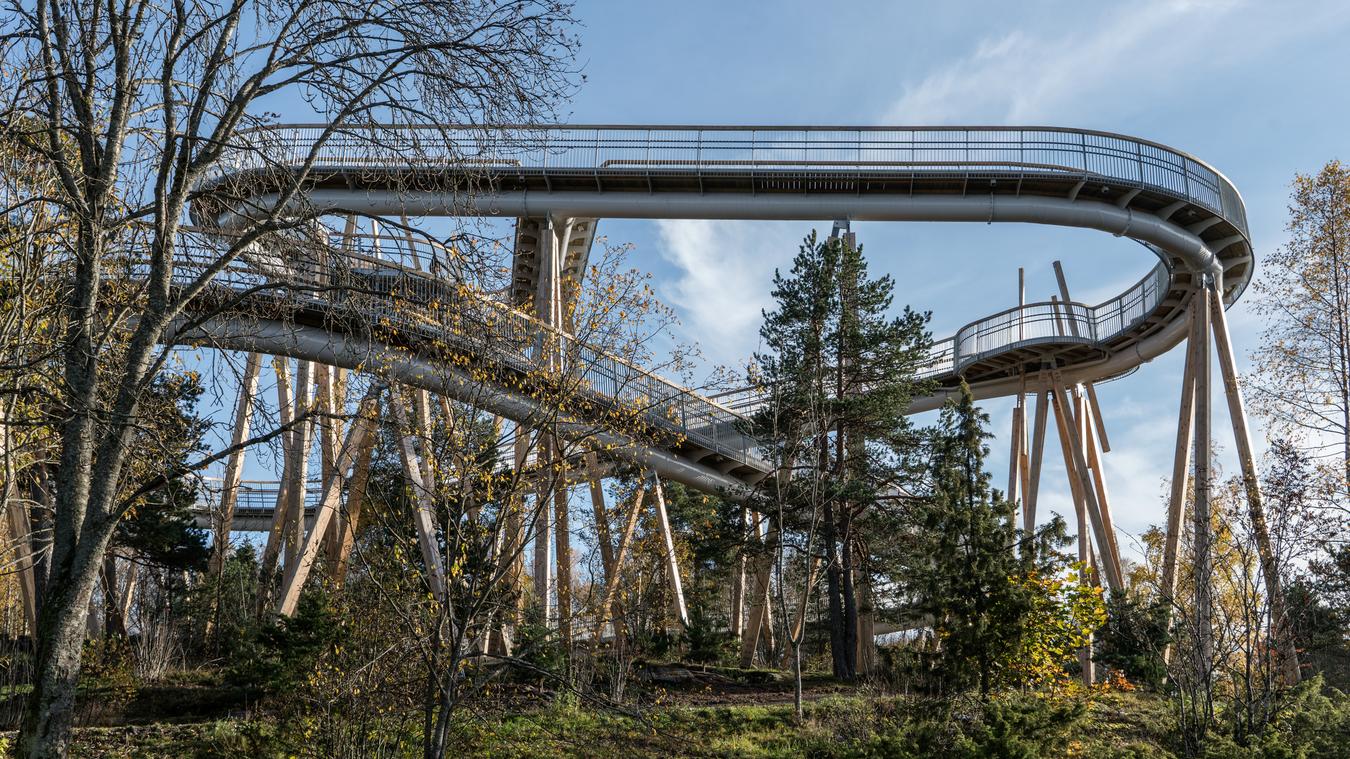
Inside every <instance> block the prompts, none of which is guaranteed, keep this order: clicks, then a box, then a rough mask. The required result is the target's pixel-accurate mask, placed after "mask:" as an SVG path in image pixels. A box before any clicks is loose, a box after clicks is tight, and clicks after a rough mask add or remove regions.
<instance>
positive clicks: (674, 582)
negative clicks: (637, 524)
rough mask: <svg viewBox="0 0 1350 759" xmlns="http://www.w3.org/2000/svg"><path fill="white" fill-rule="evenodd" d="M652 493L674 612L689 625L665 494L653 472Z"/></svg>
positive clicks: (686, 626) (651, 476)
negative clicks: (664, 551)
mask: <svg viewBox="0 0 1350 759" xmlns="http://www.w3.org/2000/svg"><path fill="white" fill-rule="evenodd" d="M649 477H650V479H651V487H652V494H653V495H655V496H656V521H657V524H658V525H660V527H661V539H662V540H664V541H665V546H666V571H667V572H668V573H669V574H670V591H671V592H672V593H674V594H675V614H676V616H678V618H679V621H680V626H681V627H685V628H688V627H689V610H688V609H687V608H686V607H685V605H684V585H683V583H682V582H681V580H680V560H679V557H678V556H676V555H675V536H674V534H673V533H671V531H670V518H669V517H668V516H667V514H666V494H665V491H664V490H662V488H661V479H660V478H659V477H657V476H656V473H655V472H652V473H651V474H650V475H649Z"/></svg>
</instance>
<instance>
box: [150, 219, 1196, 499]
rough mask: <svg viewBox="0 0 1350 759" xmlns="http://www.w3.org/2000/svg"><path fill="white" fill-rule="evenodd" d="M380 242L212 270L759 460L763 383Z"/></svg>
mask: <svg viewBox="0 0 1350 759" xmlns="http://www.w3.org/2000/svg"><path fill="white" fill-rule="evenodd" d="M384 242H387V241H381V240H378V239H375V238H373V237H353V238H348V239H345V240H343V241H342V244H341V246H338V245H336V244H328V243H325V242H315V241H308V240H296V239H285V240H284V241H282V242H280V243H278V242H277V241H276V240H273V241H271V242H270V243H269V245H268V246H267V247H269V248H270V249H271V250H272V251H273V254H275V253H277V252H279V251H280V250H281V249H289V250H290V255H287V256H285V258H286V259H287V261H288V262H289V266H288V268H287V270H286V273H285V274H284V275H279V274H278V273H277V270H276V268H275V267H269V270H268V271H267V272H266V273H264V272H260V271H258V270H257V269H256V268H255V267H253V266H252V265H251V264H250V263H249V261H248V259H247V258H245V257H241V258H240V259H238V260H236V261H235V262H234V263H233V264H232V265H231V266H229V267H227V268H226V269H225V270H224V271H222V272H221V273H219V274H218V275H216V277H215V278H214V279H213V287H214V288H217V290H219V289H220V288H224V289H225V290H227V291H230V292H232V293H233V294H236V295H237V294H239V293H243V292H248V293H249V294H248V295H247V296H246V297H247V303H248V305H250V306H262V307H263V310H264V312H265V311H266V310H267V309H268V308H273V309H280V310H283V311H290V310H292V309H297V308H310V309H317V310H321V311H325V312H327V313H328V315H330V316H333V317H338V318H343V317H346V318H355V319H356V320H359V321H360V322H362V323H365V324H374V325H378V326H379V327H380V328H381V329H382V330H384V331H385V332H386V333H387V334H397V335H399V336H400V337H401V338H404V339H405V340H406V339H407V338H413V339H414V340H422V341H426V343H427V344H429V345H433V346H442V347H448V348H451V349H454V350H456V351H459V352H462V353H464V354H467V355H471V356H474V357H476V358H478V359H481V360H483V361H485V362H487V363H490V364H493V365H495V366H497V367H500V368H508V369H510V370H512V371H515V372H518V373H520V374H523V375H530V374H535V375H536V376H537V377H539V378H543V379H552V380H553V381H555V382H558V383H560V384H565V385H566V386H567V387H568V388H570V391H571V392H574V393H579V394H582V395H585V396H586V397H588V398H590V399H592V400H595V401H598V402H599V403H600V404H601V406H602V407H603V408H604V409H608V410H610V411H613V410H615V409H616V408H620V409H626V410H628V411H637V412H639V413H640V414H641V415H642V416H643V417H644V418H645V419H646V420H647V421H648V422H649V423H653V424H655V425H656V426H657V427H659V428H662V429H665V430H668V431H672V432H675V433H676V434H678V435H680V436H682V437H684V438H685V439H687V440H688V441H690V442H693V443H695V444H697V445H699V446H701V447H704V448H706V449H708V450H710V451H714V452H716V453H719V454H721V455H723V456H726V457H727V458H729V459H732V460H735V461H738V462H741V463H744V464H746V465H749V466H751V467H754V468H761V467H764V466H767V465H766V464H765V463H764V460H763V456H762V454H761V452H760V447H759V444H758V442H757V441H756V440H754V439H753V438H751V437H749V436H747V435H746V434H745V433H744V432H742V430H743V429H744V428H745V424H744V422H745V419H746V417H747V416H748V415H749V414H751V413H753V411H754V410H755V409H756V408H758V407H760V406H761V405H762V403H763V396H762V394H761V393H758V392H756V391H755V390H754V389H742V390H739V391H733V392H732V393H728V394H723V395H721V396H716V397H713V398H709V397H705V396H702V395H699V394H697V393H695V392H693V391H691V390H689V389H686V388H684V387H681V386H679V385H677V384H675V383H673V382H670V381H669V380H666V379H664V378H662V377H660V376H658V375H656V374H654V373H653V372H651V371H649V370H647V369H644V368H642V367H639V366H636V365H634V364H632V363H630V362H628V361H625V360H623V359H622V358H620V357H618V356H616V355H613V354H612V353H610V352H608V351H606V350H605V349H603V348H601V347H598V346H594V345H591V344H588V343H587V342H586V341H584V340H580V339H577V338H576V337H575V336H574V335H570V334H566V333H562V332H558V331H556V330H553V329H552V328H550V327H549V326H548V325H546V324H545V323H543V322H541V321H539V320H537V319H535V318H533V317H531V316H529V315H527V314H525V313H523V312H521V311H519V310H517V309H515V308H512V307H511V306H509V305H507V304H505V303H502V302H500V301H497V300H494V299H492V298H491V297H488V296H487V295H485V294H483V293H481V292H478V291H476V290H474V289H473V288H471V287H468V286H467V285H461V284H456V283H455V282H453V281H450V280H447V279H444V278H440V277H435V276H432V275H430V274H428V273H425V272H422V271H417V270H414V269H411V268H408V267H406V266H404V265H401V264H400V263H398V262H396V261H391V260H389V259H388V258H385V257H383V256H384V255H387V253H388V252H389V251H388V248H387V247H382V245H383V243H384ZM220 245H221V241H220V237H219V235H213V234H207V233H199V232H194V233H188V234H185V236H184V238H183V244H182V245H181V246H180V257H179V263H178V265H177V266H176V267H175V270H174V271H175V278H176V281H177V282H178V283H179V284H186V283H188V282H189V281H191V280H192V279H193V278H194V277H195V276H196V275H197V274H198V273H200V272H201V271H202V270H203V269H204V268H205V267H207V266H210V265H212V264H213V263H214V262H215V261H216V260H218V258H219V255H220V248H219V246H220ZM138 265H139V264H137V263H136V262H134V261H133V262H130V263H129V268H128V269H127V270H126V271H125V272H124V274H127V275H129V276H131V277H133V278H134V277H136V276H138V272H137V266H138ZM143 273H144V272H139V274H143ZM1169 281H1170V272H1169V270H1168V269H1167V267H1166V266H1165V265H1163V264H1159V265H1158V266H1157V267H1156V268H1155V269H1154V270H1153V271H1151V272H1149V274H1148V275H1147V276H1145V277H1144V278H1143V279H1141V280H1139V282H1137V283H1136V284H1135V285H1134V286H1132V287H1130V288H1129V289H1127V290H1126V291H1125V292H1124V293H1122V294H1120V295H1119V296H1116V297H1115V298H1112V299H1111V300H1108V301H1106V302H1104V303H1101V304H1099V305H1097V306H1085V305H1083V304H1080V303H1067V304H1066V303H1062V302H1049V303H1031V304H1027V305H1025V306H1022V307H1020V308H1018V307H1014V308H1011V309H1008V310H1006V311H1002V312H999V313H997V314H994V315H992V316H988V317H985V318H983V319H980V320H977V321H975V322H972V323H970V324H968V325H966V326H964V327H962V328H961V329H960V330H958V331H957V333H956V334H955V335H954V336H952V337H949V338H946V339H944V340H939V341H936V342H935V343H934V344H933V346H932V348H931V350H930V360H929V362H928V364H927V365H926V366H925V367H924V368H923V369H922V370H921V371H920V377H921V378H924V379H931V378H938V377H943V376H952V375H954V374H959V373H961V372H962V371H964V370H965V369H967V368H968V367H969V366H970V365H971V364H973V363H975V362H977V361H980V360H981V359H984V358H988V357H990V356H992V355H994V354H998V353H1002V352H1005V351H1007V350H1011V349H1014V348H1017V347H1022V346H1030V345H1035V344H1038V343H1055V344H1066V343H1081V344H1087V345H1091V344H1099V343H1102V342H1105V341H1108V340H1110V339H1112V338H1114V337H1117V336H1119V335H1120V334H1122V333H1124V332H1126V331H1128V330H1130V329H1131V328H1133V327H1134V326H1135V325H1136V324H1137V323H1139V322H1140V321H1141V320H1143V319H1145V318H1146V317H1147V316H1148V315H1149V314H1150V313H1152V312H1153V310H1154V309H1155V308H1156V307H1157V306H1158V304H1159V303H1160V302H1161V299H1162V297H1163V296H1164V295H1165V294H1166V292H1167V290H1168V284H1169ZM241 305H244V304H242V303H241ZM550 350H554V351H558V352H560V353H561V354H562V355H563V356H564V361H563V365H564V366H565V367H567V368H566V370H565V371H564V372H563V373H562V375H560V376H557V377H549V375H548V374H547V372H546V371H545V367H546V366H547V362H546V361H545V355H546V352H548V351H550ZM588 421H595V422H597V423H603V420H588ZM273 497H274V496H273Z"/></svg>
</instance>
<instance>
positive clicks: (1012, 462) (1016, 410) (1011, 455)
mask: <svg viewBox="0 0 1350 759" xmlns="http://www.w3.org/2000/svg"><path fill="white" fill-rule="evenodd" d="M1024 398H1025V396H1024V395H1023V394H1022V393H1018V394H1017V399H1016V401H1015V403H1016V405H1014V406H1013V410H1012V447H1011V448H1012V449H1011V450H1010V451H1009V452H1008V490H1007V498H1008V500H1009V501H1010V502H1012V503H1016V502H1017V501H1018V487H1017V485H1018V482H1019V481H1020V479H1021V477H1020V470H1021V465H1022V401H1023V399H1024ZM1024 495H1025V494H1024Z"/></svg>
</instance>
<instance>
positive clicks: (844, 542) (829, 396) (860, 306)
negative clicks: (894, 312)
mask: <svg viewBox="0 0 1350 759" xmlns="http://www.w3.org/2000/svg"><path fill="white" fill-rule="evenodd" d="M894 288H895V283H894V281H893V280H892V279H891V278H890V277H888V276H882V277H878V278H876V279H869V278H868V275H867V263H866V260H865V258H864V257H863V253H862V249H861V248H857V247H854V246H853V245H851V244H848V243H846V242H845V241H844V240H842V239H839V238H831V239H828V240H824V241H821V240H818V239H817V237H816V236H815V234H812V235H811V236H809V237H807V238H806V239H805V241H804V242H803V244H802V246H801V249H800V251H799V253H798V254H797V257H796V258H795V259H794V260H793V263H792V269H791V271H790V272H789V273H788V274H787V275H783V274H782V273H781V272H777V273H775V275H774V290H773V295H774V299H775V301H776V302H777V308H776V310H774V311H773V312H768V313H765V315H764V319H765V323H764V326H763V327H762V328H761V329H760V335H761V337H762V338H763V341H764V342H763V344H764V351H763V352H762V353H760V354H757V355H756V360H757V362H758V364H759V365H760V367H761V370H762V372H763V375H764V380H765V382H766V383H767V384H768V386H769V387H770V389H771V399H772V400H771V403H770V404H769V406H770V407H769V408H768V409H767V410H765V411H764V412H763V413H761V415H760V417H759V420H758V423H759V425H760V427H761V428H763V431H764V432H765V433H766V435H765V437H766V438H769V439H773V440H778V441H780V442H779V443H777V449H776V450H775V455H776V458H777V461H778V464H779V466H780V472H781V473H782V474H783V475H784V476H780V477H777V478H771V480H772V481H774V482H778V483H782V484H783V485H784V486H785V487H786V488H787V490H788V491H789V492H788V493H786V494H783V495H784V496H785V497H786V498H787V501H788V502H789V504H790V506H791V510H792V511H794V512H796V513H797V515H798V516H797V519H798V521H806V522H810V523H816V522H817V521H818V522H819V524H820V530H821V541H820V542H821V546H822V550H823V554H824V556H823V558H824V566H825V579H826V603H827V606H828V608H829V632H830V652H831V660H832V665H833V670H834V674H835V676H837V677H840V678H844V679H852V678H853V677H854V676H855V675H856V666H855V665H856V662H855V659H854V657H855V652H856V650H857V629H858V607H857V597H856V593H855V590H854V587H853V583H854V576H855V573H856V571H857V569H858V565H859V561H858V557H857V556H856V555H855V552H856V548H857V546H858V545H859V542H860V537H861V536H860V535H858V534H857V532H856V530H857V520H858V517H859V516H860V515H861V514H863V513H864V512H865V511H866V510H867V509H868V507H869V505H871V504H874V503H875V502H876V501H877V500H878V498H880V497H883V496H885V495H886V494H888V493H892V492H894V491H895V490H896V489H897V487H898V486H900V485H902V484H903V483H904V481H905V480H906V474H907V469H906V467H905V466H904V463H905V460H906V459H907V457H908V455H909V453H910V452H912V451H913V449H914V448H915V446H916V440H917V437H916V435H915V434H914V431H913V428H912V427H911V425H910V424H909V422H908V421H907V420H906V418H905V412H906V410H907V409H908V407H909V404H910V400H911V399H912V398H913V397H914V395H915V394H916V393H918V392H920V391H921V388H922V387H923V385H922V383H921V382H919V380H918V379H917V372H918V369H919V367H920V366H922V364H923V362H924V361H925V360H926V358H927V351H928V346H929V336H928V334H927V332H926V329H925V326H926V324H927V321H928V315H927V314H920V313H917V312H915V311H912V310H910V309H909V308H905V309H903V310H902V312H901V313H900V315H898V316H891V315H890V311H891V305H892V297H893V296H892V294H893V291H894ZM801 514H811V515H818V516H819V520H816V519H815V518H814V517H801V516H800V515H801ZM785 518H786V517H785Z"/></svg>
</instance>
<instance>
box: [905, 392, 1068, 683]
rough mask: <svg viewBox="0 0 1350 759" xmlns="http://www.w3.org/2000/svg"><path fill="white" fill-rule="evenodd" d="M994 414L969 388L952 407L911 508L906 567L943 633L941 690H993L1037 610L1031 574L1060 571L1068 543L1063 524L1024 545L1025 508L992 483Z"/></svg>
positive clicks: (919, 605) (917, 604) (923, 609)
mask: <svg viewBox="0 0 1350 759" xmlns="http://www.w3.org/2000/svg"><path fill="white" fill-rule="evenodd" d="M988 420H989V417H988V415H986V414H984V413H983V412H982V411H980V409H978V408H977V407H976V406H975V402H974V399H973V398H972V397H971V394H970V389H969V388H968V387H965V386H964V385H962V388H961V397H960V398H959V399H958V400H955V401H952V402H951V403H949V404H948V405H947V407H946V408H945V409H943V411H942V419H941V421H940V422H939V425H938V430H937V431H936V434H935V435H934V438H933V450H932V455H931V459H930V468H929V483H928V485H929V487H928V492H927V493H926V494H925V495H923V496H920V497H917V498H915V499H914V501H913V503H912V504H911V505H910V507H909V512H910V516H911V519H912V523H911V524H912V529H911V534H912V539H913V545H912V550H911V552H910V555H909V557H908V560H907V562H906V564H907V566H906V568H905V572H904V574H905V578H904V579H905V584H906V586H907V587H908V588H909V590H910V592H911V593H912V594H913V599H914V611H915V612H917V613H918V614H919V615H920V616H922V617H924V618H926V619H929V620H931V624H932V627H933V629H934V630H935V631H936V632H937V636H938V644H939V653H938V656H937V660H936V668H937V670H938V671H937V675H938V677H937V682H938V683H939V684H940V687H941V688H942V689H943V690H951V691H959V690H962V689H964V688H966V687H970V686H971V685H975V686H977V687H978V688H979V690H980V694H981V696H986V697H987V696H988V695H989V693H990V692H991V690H992V689H993V687H994V685H995V682H996V680H997V679H998V675H999V674H1000V670H1001V669H1002V668H1003V667H1005V666H1007V665H1008V664H1009V663H1011V662H1012V661H1013V659H1014V658H1015V657H1016V655H1017V653H1018V652H1019V651H1020V650H1021V649H1022V646H1023V642H1024V641H1023V638H1024V632H1025V629H1026V624H1027V622H1028V619H1029V615H1031V614H1032V612H1033V611H1034V609H1035V602H1036V599H1035V597H1034V594H1035V593H1036V592H1037V589H1036V586H1035V585H1034V584H1030V583H1026V582H1023V581H1022V579H1023V578H1026V577H1030V576H1033V575H1035V574H1038V572H1037V567H1036V566H1035V565H1034V562H1035V561H1037V560H1039V561H1041V562H1045V563H1047V565H1046V566H1044V567H1042V568H1041V572H1040V574H1044V575H1045V576H1053V575H1054V574H1056V573H1057V571H1058V570H1059V567H1058V566H1055V565H1054V563H1055V562H1056V561H1057V560H1058V554H1057V553H1056V551H1055V550H1054V549H1055V547H1056V545H1055V544H1056V543H1061V542H1062V540H1063V527H1062V523H1057V525H1056V526H1055V528H1054V529H1048V530H1045V531H1042V532H1040V533H1038V534H1037V535H1035V536H1032V538H1031V539H1034V540H1035V541H1037V542H1039V543H1042V544H1043V545H1038V546H1034V548H1035V550H1023V551H1018V550H1017V544H1018V542H1019V541H1020V540H1023V539H1026V538H1024V536H1022V535H1021V534H1020V531H1019V530H1017V528H1016V527H1015V526H1014V522H1013V518H1012V517H1013V515H1014V512H1015V510H1016V505H1015V504H1014V503H1012V502H1010V501H1007V500H1005V499H1004V498H1003V496H1002V494H1001V493H1000V492H999V491H997V490H993V489H991V488H990V487H989V474H988V472H986V471H985V468H984V460H985V456H987V455H988V453H989V449H988V447H987V446H986V445H985V441H986V440H987V439H988V438H989V437H991V436H990V434H989V433H988V432H987V431H986V430H985V425H986V424H987V423H988ZM1029 547H1030V546H1029ZM1033 557H1039V558H1038V559H1037V558H1033Z"/></svg>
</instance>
